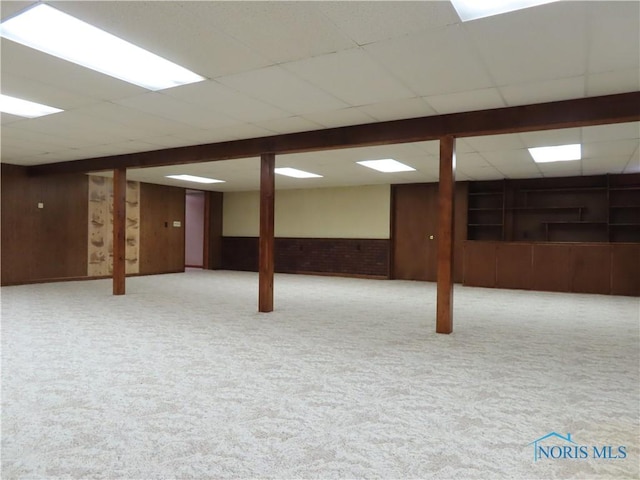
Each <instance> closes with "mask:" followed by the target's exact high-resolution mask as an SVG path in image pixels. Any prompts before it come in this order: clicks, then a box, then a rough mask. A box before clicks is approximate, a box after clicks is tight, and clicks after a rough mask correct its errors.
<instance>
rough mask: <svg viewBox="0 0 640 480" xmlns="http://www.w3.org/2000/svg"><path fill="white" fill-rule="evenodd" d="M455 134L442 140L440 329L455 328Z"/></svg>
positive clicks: (439, 219) (449, 329)
mask: <svg viewBox="0 0 640 480" xmlns="http://www.w3.org/2000/svg"><path fill="white" fill-rule="evenodd" d="M455 142H456V141H455V138H454V137H453V136H446V137H443V138H441V139H440V181H439V186H438V294H437V308H436V332H437V333H451V332H452V331H453V240H454V237H453V211H454V209H453V206H454V198H455V169H456V145H455Z"/></svg>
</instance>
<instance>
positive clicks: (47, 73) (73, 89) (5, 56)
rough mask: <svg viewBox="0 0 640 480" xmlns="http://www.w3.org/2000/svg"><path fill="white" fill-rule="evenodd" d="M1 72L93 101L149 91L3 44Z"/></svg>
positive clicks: (18, 47)
mask: <svg viewBox="0 0 640 480" xmlns="http://www.w3.org/2000/svg"><path fill="white" fill-rule="evenodd" d="M0 50H1V53H2V55H1V58H2V70H3V71H6V72H9V73H10V74H11V75H13V76H16V77H20V78H30V79H32V80H34V81H38V82H40V83H44V84H46V85H50V86H51V88H55V89H59V90H64V91H65V92H69V93H70V94H73V95H77V96H79V97H85V98H89V99H92V100H94V101H102V100H114V99H117V98H123V97H129V96H132V95H136V94H139V93H143V92H146V91H147V90H145V89H144V88H142V87H138V86H136V85H133V84H131V83H127V82H124V81H122V80H118V79H116V78H113V77H110V76H109V75H104V74H102V73H98V72H96V71H94V70H90V69H88V68H85V67H81V66H79V65H76V64H74V63H71V62H67V61H65V60H61V59H59V58H56V57H54V56H52V55H47V54H46V53H42V52H39V51H37V50H34V49H32V48H28V47H25V46H23V45H20V44H17V43H14V42H12V41H10V40H4V39H3V40H2V42H0Z"/></svg>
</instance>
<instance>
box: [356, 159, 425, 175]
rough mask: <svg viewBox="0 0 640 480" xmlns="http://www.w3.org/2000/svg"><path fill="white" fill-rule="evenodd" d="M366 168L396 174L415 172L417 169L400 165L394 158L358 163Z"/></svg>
mask: <svg viewBox="0 0 640 480" xmlns="http://www.w3.org/2000/svg"><path fill="white" fill-rule="evenodd" d="M356 163H358V164H360V165H362V166H364V167H369V168H373V169H374V170H378V171H379V172H384V173H394V172H413V171H415V168H413V167H410V166H409V165H405V164H404V163H400V162H398V161H397V160H394V159H393V158H385V159H382V160H363V161H362V162H356Z"/></svg>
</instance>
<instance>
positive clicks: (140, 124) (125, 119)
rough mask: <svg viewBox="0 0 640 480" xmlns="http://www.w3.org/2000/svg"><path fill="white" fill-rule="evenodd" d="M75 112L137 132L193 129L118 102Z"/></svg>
mask: <svg viewBox="0 0 640 480" xmlns="http://www.w3.org/2000/svg"><path fill="white" fill-rule="evenodd" d="M75 112H77V113H80V114H82V115H87V116H88V117H95V118H99V119H101V120H103V121H107V122H113V123H114V124H117V125H126V126H127V127H128V128H129V129H131V130H132V131H135V132H136V134H138V135H139V134H146V135H151V136H157V135H160V134H179V133H180V132H182V131H186V130H192V129H193V127H192V126H190V125H187V124H185V123H181V122H177V121H174V120H169V119H167V118H164V117H161V116H158V115H153V114H150V113H146V112H143V111H141V110H136V109H134V108H129V107H126V106H124V105H120V104H116V103H99V104H96V105H90V106H88V107H83V108H79V109H76V110H75Z"/></svg>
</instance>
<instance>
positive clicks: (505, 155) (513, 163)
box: [481, 149, 535, 170]
mask: <svg viewBox="0 0 640 480" xmlns="http://www.w3.org/2000/svg"><path fill="white" fill-rule="evenodd" d="M481 155H482V157H483V158H484V159H485V160H486V161H487V162H489V163H490V164H491V165H493V166H494V167H496V168H505V170H508V169H509V168H514V169H523V168H527V169H529V170H531V169H533V170H535V162H534V161H533V158H532V157H531V154H530V153H529V151H528V150H526V149H520V150H501V151H493V152H489V151H486V152H485V151H483V152H482V154H481Z"/></svg>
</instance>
